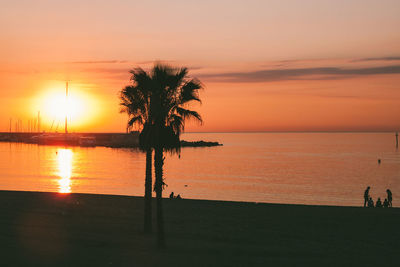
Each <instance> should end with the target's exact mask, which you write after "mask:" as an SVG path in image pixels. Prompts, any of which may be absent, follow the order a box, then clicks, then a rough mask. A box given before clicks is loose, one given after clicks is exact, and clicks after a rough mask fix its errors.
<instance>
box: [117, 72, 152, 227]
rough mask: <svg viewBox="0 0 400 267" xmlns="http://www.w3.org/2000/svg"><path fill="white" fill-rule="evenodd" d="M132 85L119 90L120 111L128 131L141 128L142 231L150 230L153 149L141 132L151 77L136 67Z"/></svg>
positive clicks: (147, 113)
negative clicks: (143, 163)
mask: <svg viewBox="0 0 400 267" xmlns="http://www.w3.org/2000/svg"><path fill="white" fill-rule="evenodd" d="M130 73H131V74H132V76H131V80H132V81H133V85H129V86H126V87H125V88H123V89H122V90H121V92H120V100H121V102H120V105H121V112H126V113H127V114H128V115H129V121H128V124H127V129H128V131H129V130H130V129H131V128H132V127H133V125H135V124H136V125H138V126H139V128H141V129H142V130H141V133H140V135H139V145H140V148H141V149H142V150H143V151H145V152H146V178H145V192H144V232H146V233H150V232H152V209H151V194H152V168H151V165H152V153H153V149H152V147H151V146H148V145H147V143H146V142H145V141H144V140H146V138H143V134H146V133H147V132H148V131H147V128H148V126H149V125H150V124H151V114H150V96H151V78H150V77H149V76H148V75H147V73H146V72H145V71H144V70H143V69H141V68H136V69H133V70H131V71H130Z"/></svg>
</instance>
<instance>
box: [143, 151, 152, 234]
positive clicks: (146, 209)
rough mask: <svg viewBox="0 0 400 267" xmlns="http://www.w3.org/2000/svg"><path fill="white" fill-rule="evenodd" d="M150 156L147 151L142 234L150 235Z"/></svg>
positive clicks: (150, 152) (150, 153)
mask: <svg viewBox="0 0 400 267" xmlns="http://www.w3.org/2000/svg"><path fill="white" fill-rule="evenodd" d="M152 154H153V151H152V150H151V149H148V150H147V151H146V180H145V184H144V187H145V189H144V232H145V233H151V232H152V230H153V226H152V210H151V193H152V177H151V176H152V172H151V165H152Z"/></svg>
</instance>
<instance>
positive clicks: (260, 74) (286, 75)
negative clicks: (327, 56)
mask: <svg viewBox="0 0 400 267" xmlns="http://www.w3.org/2000/svg"><path fill="white" fill-rule="evenodd" d="M397 73H400V65H395V66H381V67H370V68H351V69H350V68H339V67H318V68H293V69H267V70H258V71H251V72H230V73H215V74H199V75H198V76H199V77H201V78H204V79H210V80H213V81H216V82H239V83H241V82H243V83H245V82H272V81H282V80H315V79H318V80H333V79H343V78H347V77H351V76H367V75H381V74H397Z"/></svg>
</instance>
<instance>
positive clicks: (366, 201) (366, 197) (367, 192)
mask: <svg viewBox="0 0 400 267" xmlns="http://www.w3.org/2000/svg"><path fill="white" fill-rule="evenodd" d="M369 189H370V187H369V186H368V187H367V189H365V191H364V208H365V207H366V206H367V203H368V200H369Z"/></svg>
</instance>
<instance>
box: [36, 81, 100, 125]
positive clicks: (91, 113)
mask: <svg viewBox="0 0 400 267" xmlns="http://www.w3.org/2000/svg"><path fill="white" fill-rule="evenodd" d="M98 106H99V105H98V103H97V99H96V98H95V97H94V96H92V95H89V94H88V93H85V92H84V91H82V90H80V89H79V88H77V87H74V86H72V87H69V90H68V96H67V95H66V90H65V84H64V86H60V84H57V86H52V87H50V88H49V89H47V90H45V91H43V92H42V93H41V94H40V95H39V96H38V97H37V98H36V101H35V103H34V105H33V110H32V114H36V113H37V111H40V115H41V125H42V127H41V130H42V131H46V132H55V131H58V132H62V131H64V123H65V119H66V118H67V121H68V130H69V131H70V132H73V131H79V130H80V129H82V128H84V127H88V126H90V125H92V124H94V121H95V119H96V117H98V114H97V113H98V110H97V107H98Z"/></svg>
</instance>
